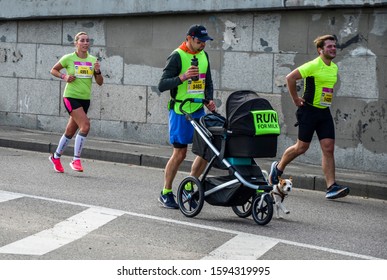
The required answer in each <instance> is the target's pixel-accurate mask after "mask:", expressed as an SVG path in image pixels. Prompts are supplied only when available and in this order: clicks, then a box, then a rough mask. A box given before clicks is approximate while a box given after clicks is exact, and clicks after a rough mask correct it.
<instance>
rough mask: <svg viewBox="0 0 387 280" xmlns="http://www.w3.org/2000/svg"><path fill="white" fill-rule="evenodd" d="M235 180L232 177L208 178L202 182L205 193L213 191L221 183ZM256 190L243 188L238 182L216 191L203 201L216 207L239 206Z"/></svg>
mask: <svg viewBox="0 0 387 280" xmlns="http://www.w3.org/2000/svg"><path fill="white" fill-rule="evenodd" d="M233 179H235V177H233V176H219V177H209V178H207V179H206V180H205V181H204V188H205V190H206V191H208V190H211V189H213V188H214V187H216V186H219V185H221V184H223V183H226V182H229V181H231V180H233ZM255 192H256V190H254V189H251V188H248V187H245V186H243V185H242V184H241V183H240V182H237V183H235V184H232V185H230V186H227V187H225V188H224V189H222V190H221V191H216V192H214V193H212V194H210V195H208V196H206V197H205V198H204V199H205V201H206V202H207V203H209V204H211V205H216V206H241V205H244V204H245V203H246V202H247V201H248V200H249V198H251V197H252V196H253V195H254V194H255Z"/></svg>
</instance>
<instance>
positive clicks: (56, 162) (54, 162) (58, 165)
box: [48, 155, 64, 173]
mask: <svg viewBox="0 0 387 280" xmlns="http://www.w3.org/2000/svg"><path fill="white" fill-rule="evenodd" d="M48 159H49V160H50V161H51V163H52V165H53V166H54V170H55V171H56V172H58V173H63V172H64V168H63V166H62V163H61V162H60V158H54V156H53V155H50V157H49V158H48Z"/></svg>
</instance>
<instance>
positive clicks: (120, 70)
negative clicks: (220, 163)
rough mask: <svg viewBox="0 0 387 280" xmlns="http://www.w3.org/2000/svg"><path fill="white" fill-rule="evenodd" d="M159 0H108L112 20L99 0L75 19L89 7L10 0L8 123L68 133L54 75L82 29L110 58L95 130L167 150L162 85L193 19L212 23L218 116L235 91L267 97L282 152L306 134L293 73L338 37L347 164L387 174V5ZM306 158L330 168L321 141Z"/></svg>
mask: <svg viewBox="0 0 387 280" xmlns="http://www.w3.org/2000/svg"><path fill="white" fill-rule="evenodd" d="M60 2H62V3H66V5H65V6H63V5H62V6H59V4H60ZM89 2H90V1H89ZM94 2H95V3H96V2H98V1H94ZM100 2H102V1H100ZM148 2H149V1H103V3H104V4H106V5H108V6H109V7H108V8H109V9H110V12H109V13H106V11H107V10H109V9H106V10H104V14H103V16H101V15H98V13H100V14H101V13H102V12H101V11H100V9H99V10H98V9H96V10H95V11H94V8H93V7H94V5H92V6H93V7H90V9H89V11H90V12H91V14H90V13H89V14H86V13H85V14H86V15H88V17H85V16H76V17H69V15H78V13H75V10H78V11H83V9H84V7H83V6H82V5H83V4H80V3H84V2H82V1H74V2H71V1H54V0H52V1H37V0H36V1H21V0H20V1H10V3H13V5H9V3H8V6H4V5H5V4H7V3H6V1H1V0H0V8H2V9H0V19H2V20H0V125H12V126H21V127H26V128H31V129H40V130H45V131H55V132H62V131H63V130H64V127H65V125H66V122H67V119H68V115H67V112H66V111H65V109H64V107H63V104H62V92H63V87H64V83H63V82H62V81H60V80H58V79H55V78H53V77H52V76H51V75H50V73H49V71H50V69H51V67H52V66H53V65H54V64H55V63H56V62H57V60H58V59H59V58H60V57H61V56H62V55H64V54H66V53H69V52H72V51H73V50H74V47H73V37H74V34H76V33H77V32H79V31H81V30H83V31H86V32H88V34H89V35H90V37H91V38H92V47H91V49H90V52H91V53H92V54H93V55H96V56H98V57H100V58H101V59H102V62H101V64H102V71H103V75H104V78H105V84H104V85H103V86H102V87H98V85H96V84H94V86H93V99H92V105H91V109H90V113H89V116H90V118H91V119H92V129H91V132H90V136H94V137H106V138H112V139H117V140H129V141H136V142H145V143H153V144H161V145H168V126H167V115H168V112H167V109H166V104H167V101H168V98H169V93H168V92H163V93H160V92H159V91H158V90H157V84H158V81H159V78H160V76H161V73H162V68H163V67H164V65H165V60H166V57H167V56H168V55H169V53H170V52H171V51H172V50H173V49H175V48H176V47H177V46H178V45H179V44H180V43H181V42H182V41H183V40H184V38H185V33H186V31H187V29H188V27H189V26H190V25H191V24H193V23H201V24H204V25H205V26H207V28H208V30H209V34H210V35H211V36H212V37H214V39H215V40H214V41H212V42H210V43H208V44H207V47H206V50H207V51H208V53H209V55H210V62H211V67H212V74H213V78H214V85H215V89H216V92H215V98H216V101H217V103H218V106H219V111H220V112H221V113H222V114H224V112H225V111H224V104H225V102H226V99H227V97H228V95H229V94H230V93H232V92H233V91H236V90H241V89H250V90H254V91H256V92H257V93H259V94H260V95H261V96H262V97H265V98H267V99H268V100H269V101H270V102H271V103H272V105H273V107H274V108H275V109H276V110H278V112H279V114H280V117H281V129H282V134H281V136H280V139H279V146H278V155H280V154H282V152H283V151H284V149H285V148H286V147H287V146H289V145H291V144H293V143H294V141H295V140H296V138H297V135H296V134H297V129H296V128H295V127H294V123H295V115H294V113H295V110H296V108H295V106H294V105H293V103H292V102H291V99H290V97H289V94H288V92H287V89H286V86H285V80H284V77H285V76H286V74H288V73H289V72H290V71H291V70H293V69H294V68H295V67H297V66H298V65H300V64H302V63H304V62H306V61H308V60H310V59H312V58H314V57H316V56H317V54H316V50H315V48H314V46H313V43H312V41H313V39H315V37H317V36H318V35H320V34H327V33H330V34H335V35H336V36H337V38H338V56H337V58H336V59H335V62H336V63H337V64H338V66H339V69H340V74H339V82H338V84H337V86H336V91H335V92H336V97H335V100H334V104H333V106H332V113H333V116H334V119H335V124H336V131H337V141H336V162H337V167H342V168H350V169H357V170H360V171H363V170H364V171H377V172H387V167H386V166H387V145H386V143H387V120H386V118H387V116H386V109H387V79H386V78H387V63H386V62H387V48H386V47H385V46H386V43H387V39H386V38H387V36H386V35H387V34H386V33H387V32H386V31H387V8H386V5H385V3H386V1H327V2H328V3H324V2H326V1H272V2H271V3H272V4H273V5H272V6H271V7H268V5H267V4H265V3H267V2H270V1H259V4H257V3H256V2H258V1H225V2H224V3H222V4H223V5H221V4H219V3H218V2H219V1H196V2H200V3H202V4H203V5H204V6H203V7H204V9H203V12H201V13H191V12H189V13H185V11H186V10H189V11H193V10H194V9H188V8H189V7H186V10H181V11H180V10H176V11H173V12H170V11H171V10H173V5H172V4H173V2H174V1H166V2H164V1H154V2H153V1H151V2H152V3H158V4H157V5H156V7H157V8H159V10H158V12H157V10H154V9H155V6H154V5H150V2H149V3H148ZM162 2H163V3H164V4H165V5H161V4H160V3H162ZM186 2H188V3H193V2H195V1H193V2H191V1H186ZM186 2H185V1H183V3H186ZM196 2H195V3H196ZM231 2H233V3H234V4H233V5H234V6H232V3H231ZM342 2H350V3H351V4H349V5H350V7H351V8H350V9H348V8H347V7H348V5H347V4H345V3H344V6H343V3H342ZM365 2H367V3H365ZM41 3H43V4H44V5H46V6H47V5H49V6H50V9H51V10H50V9H48V8H47V9H46V8H42V7H43V6H39V4H41ZM74 3H77V4H74ZM113 3H116V5H115V6H114V5H113ZM123 3H127V5H126V6H125V7H124V6H122V5H123ZM139 3H141V4H139ZM147 3H148V4H149V5H147ZM238 3H239V4H238ZM241 3H244V4H245V6H244V7H242V6H241V5H242V4H241ZM284 3H285V4H287V6H286V7H285V5H284ZM316 3H318V4H316ZM332 3H333V4H332ZM364 3H365V4H366V5H365V4H364ZM22 4H26V5H32V6H30V8H29V9H21V8H20V7H19V6H18V5H22ZM135 4H136V5H135ZM328 4H329V5H330V6H328ZM80 5H81V6H80ZM106 5H105V7H106ZM120 5H121V6H120ZM184 5H186V4H184ZM193 5H194V4H193ZM195 5H196V4H195ZM276 5H277V6H276ZM292 5H293V6H292ZM46 6H44V7H46ZM4 7H6V8H7V7H8V10H4ZM58 7H61V9H60V8H58ZM63 7H65V8H63ZM176 7H179V8H182V7H181V6H178V5H177V6H176ZM18 8H19V9H18ZM130 9H132V10H131V11H129V10H130ZM176 9H177V8H176ZM230 10H234V11H235V12H230ZM26 11H27V12H26ZM81 14H82V13H81ZM301 87H302V84H300V90H301ZM297 160H298V161H301V162H308V163H312V164H319V163H320V161H321V154H320V149H319V147H318V141H313V144H312V147H311V149H310V150H309V151H308V152H307V153H306V154H305V155H304V156H302V157H300V158H299V159H297Z"/></svg>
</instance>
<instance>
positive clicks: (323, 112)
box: [296, 105, 335, 143]
mask: <svg viewBox="0 0 387 280" xmlns="http://www.w3.org/2000/svg"><path fill="white" fill-rule="evenodd" d="M296 117H297V121H298V125H299V128H298V139H299V140H301V141H303V142H307V143H310V142H311V141H312V138H313V134H314V132H315V131H316V134H317V137H318V139H319V140H322V139H325V138H329V139H335V127H334V123H333V118H332V114H331V111H330V109H329V107H328V108H325V109H320V108H316V107H313V106H310V105H305V106H302V107H299V108H298V110H297V112H296Z"/></svg>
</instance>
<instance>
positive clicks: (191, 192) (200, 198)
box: [177, 176, 204, 218]
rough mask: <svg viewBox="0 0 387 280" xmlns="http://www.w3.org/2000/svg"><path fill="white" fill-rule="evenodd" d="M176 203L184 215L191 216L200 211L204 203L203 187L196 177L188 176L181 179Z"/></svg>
mask: <svg viewBox="0 0 387 280" xmlns="http://www.w3.org/2000/svg"><path fill="white" fill-rule="evenodd" d="M177 204H178V205H179V209H180V211H181V212H182V213H183V214H184V215H185V216H186V217H190V218H192V217H195V216H196V215H197V214H199V213H200V211H201V210H202V208H203V204H204V187H203V185H202V183H201V182H200V181H199V180H198V179H197V178H196V177H193V176H188V177H186V178H184V180H183V181H181V183H180V185H179V188H178V190H177Z"/></svg>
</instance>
